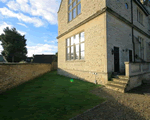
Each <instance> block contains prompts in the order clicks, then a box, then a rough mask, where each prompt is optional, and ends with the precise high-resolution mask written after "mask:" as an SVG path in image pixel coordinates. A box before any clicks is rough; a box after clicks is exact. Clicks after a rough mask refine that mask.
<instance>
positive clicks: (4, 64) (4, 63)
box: [0, 63, 50, 65]
mask: <svg viewBox="0 0 150 120" xmlns="http://www.w3.org/2000/svg"><path fill="white" fill-rule="evenodd" d="M29 64H31V65H33V64H34V65H35V64H50V63H0V65H29Z"/></svg>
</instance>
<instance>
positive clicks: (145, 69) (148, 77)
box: [125, 62, 150, 91]
mask: <svg viewBox="0 0 150 120" xmlns="http://www.w3.org/2000/svg"><path fill="white" fill-rule="evenodd" d="M125 71H126V76H127V77H129V81H128V85H127V87H126V91H129V90H131V89H132V88H135V87H138V86H140V85H141V84H142V82H143V81H147V82H150V63H149V62H145V63H133V62H131V63H130V62H125Z"/></svg>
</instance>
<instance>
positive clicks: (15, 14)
mask: <svg viewBox="0 0 150 120" xmlns="http://www.w3.org/2000/svg"><path fill="white" fill-rule="evenodd" d="M60 2H61V0H0V34H1V33H3V29H4V28H6V27H7V26H8V27H10V28H12V27H15V28H16V29H17V31H18V32H20V33H21V34H22V35H25V38H26V39H27V42H26V44H27V46H26V47H27V50H28V54H27V56H28V57H31V56H32V55H33V54H55V53H56V52H57V39H56V37H57V35H58V24H57V11H58V9H59V5H60ZM2 50H3V48H2V46H1V45H0V52H1V51H2Z"/></svg>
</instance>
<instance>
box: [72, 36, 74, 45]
mask: <svg viewBox="0 0 150 120" xmlns="http://www.w3.org/2000/svg"><path fill="white" fill-rule="evenodd" d="M73 44H74V37H71V45H73Z"/></svg>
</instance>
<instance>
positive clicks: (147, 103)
mask: <svg viewBox="0 0 150 120" xmlns="http://www.w3.org/2000/svg"><path fill="white" fill-rule="evenodd" d="M91 93H93V94H96V95H97V96H100V97H104V98H107V101H105V102H104V103H103V104H100V105H99V106H98V107H96V109H94V110H91V111H88V112H85V113H83V114H81V115H79V116H78V117H75V118H74V119H72V120H150V84H143V85H142V86H140V87H138V88H135V89H133V90H131V91H129V92H128V93H120V92H117V91H113V90H110V89H107V88H105V87H100V88H96V89H94V90H92V91H91Z"/></svg>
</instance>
